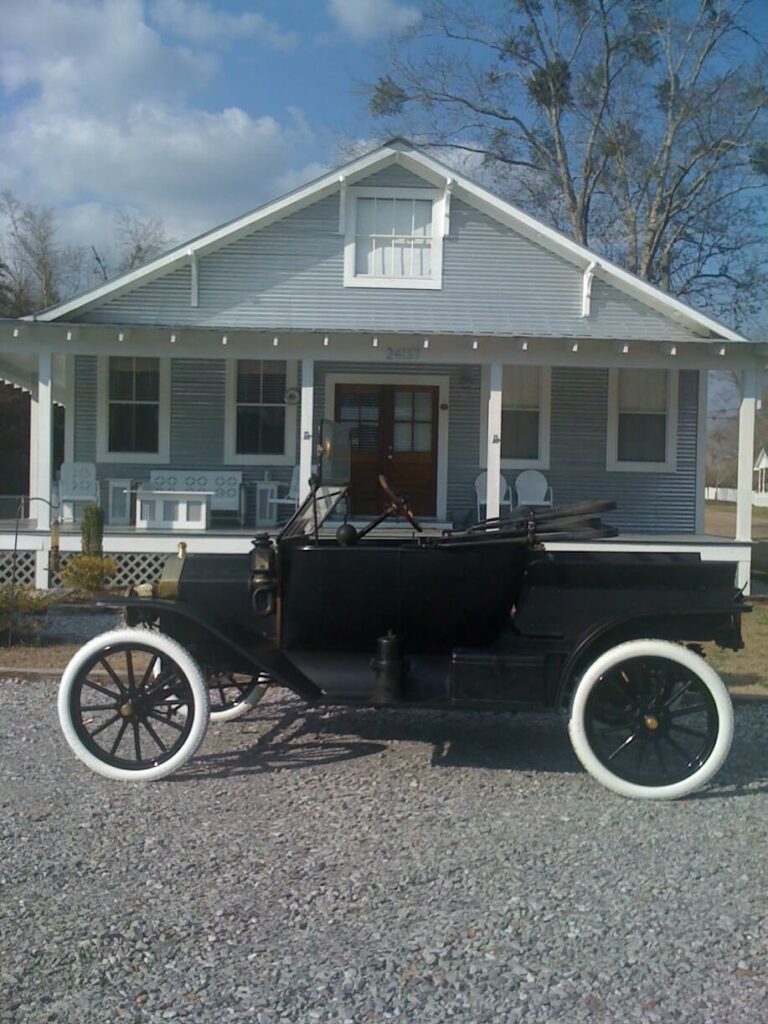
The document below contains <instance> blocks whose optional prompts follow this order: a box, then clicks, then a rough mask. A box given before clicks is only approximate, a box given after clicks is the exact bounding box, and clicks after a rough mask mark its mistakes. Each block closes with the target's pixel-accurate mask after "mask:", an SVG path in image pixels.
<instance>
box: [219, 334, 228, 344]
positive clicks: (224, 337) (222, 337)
mask: <svg viewBox="0 0 768 1024" xmlns="http://www.w3.org/2000/svg"><path fill="white" fill-rule="evenodd" d="M228 341H229V338H228V337H227V336H226V334H223V335H222V336H221V344H222V345H226V344H227V342H228Z"/></svg>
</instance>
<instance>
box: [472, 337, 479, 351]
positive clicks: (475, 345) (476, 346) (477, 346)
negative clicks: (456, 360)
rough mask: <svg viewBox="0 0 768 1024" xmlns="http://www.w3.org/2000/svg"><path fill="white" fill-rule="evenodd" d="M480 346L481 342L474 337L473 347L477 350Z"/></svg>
mask: <svg viewBox="0 0 768 1024" xmlns="http://www.w3.org/2000/svg"><path fill="white" fill-rule="evenodd" d="M479 347H480V343H479V342H478V340H477V338H473V340H472V348H473V350H474V351H475V352H477V350H478V348H479Z"/></svg>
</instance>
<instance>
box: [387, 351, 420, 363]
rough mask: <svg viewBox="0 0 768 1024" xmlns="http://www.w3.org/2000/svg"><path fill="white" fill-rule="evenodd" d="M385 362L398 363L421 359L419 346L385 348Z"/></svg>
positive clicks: (413, 361)
mask: <svg viewBox="0 0 768 1024" xmlns="http://www.w3.org/2000/svg"><path fill="white" fill-rule="evenodd" d="M384 358H385V359H386V360H387V362H398V363H416V362H418V361H419V359H421V349H419V348H388V349H387V350H386V356H385V357H384Z"/></svg>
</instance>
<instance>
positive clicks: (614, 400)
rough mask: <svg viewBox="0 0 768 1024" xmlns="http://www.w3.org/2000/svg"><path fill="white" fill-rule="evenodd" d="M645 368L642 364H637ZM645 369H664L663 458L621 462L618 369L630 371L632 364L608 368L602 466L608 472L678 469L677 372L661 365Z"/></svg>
mask: <svg viewBox="0 0 768 1024" xmlns="http://www.w3.org/2000/svg"><path fill="white" fill-rule="evenodd" d="M637 369H645V367H637ZM647 369H653V370H663V371H664V372H665V373H666V375H667V432H666V439H665V458H664V460H663V461H662V462H621V461H620V460H619V454H618V453H619V373H631V372H632V367H627V368H626V369H624V368H622V369H621V370H619V369H618V368H613V369H610V370H609V371H608V428H607V444H606V456H605V468H606V470H607V471H608V472H609V473H674V472H675V470H676V469H677V418H678V391H679V372H678V371H677V370H669V369H667V368H666V367H664V366H652V367H647Z"/></svg>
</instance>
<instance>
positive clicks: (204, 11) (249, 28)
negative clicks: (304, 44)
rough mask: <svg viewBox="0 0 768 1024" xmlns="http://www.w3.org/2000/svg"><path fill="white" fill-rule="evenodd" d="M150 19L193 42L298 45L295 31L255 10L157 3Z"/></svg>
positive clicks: (189, 1)
mask: <svg viewBox="0 0 768 1024" xmlns="http://www.w3.org/2000/svg"><path fill="white" fill-rule="evenodd" d="M151 17H152V20H153V21H154V22H155V23H156V24H157V25H159V26H160V28H163V29H165V30H166V31H168V32H171V33H173V34H174V35H176V36H178V37H180V38H181V39H187V40H189V41H190V42H192V43H215V42H219V41H221V42H229V41H234V40H237V39H254V40H256V41H257V42H261V43H263V44H265V45H266V46H271V47H274V48H275V49H277V50H287V49H290V48H291V47H292V46H295V45H296V44H297V42H298V36H297V34H296V33H295V32H285V31H283V30H282V29H281V28H280V27H279V26H278V25H276V24H275V23H274V22H273V21H270V20H269V19H268V18H265V17H264V16H263V15H262V14H258V13H257V12H255V11H244V12H242V13H240V14H229V13H227V12H226V11H216V10H214V9H213V8H211V7H210V6H209V5H208V4H205V3H199V2H197V0H157V2H156V3H155V4H154V5H153V7H152V8H151Z"/></svg>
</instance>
